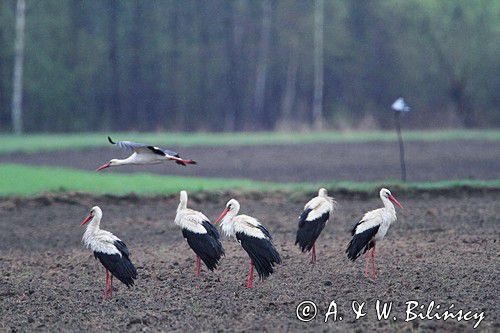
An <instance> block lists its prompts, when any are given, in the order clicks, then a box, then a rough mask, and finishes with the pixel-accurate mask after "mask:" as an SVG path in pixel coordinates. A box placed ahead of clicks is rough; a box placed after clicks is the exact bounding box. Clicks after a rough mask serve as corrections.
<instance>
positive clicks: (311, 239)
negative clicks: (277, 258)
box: [295, 209, 330, 252]
mask: <svg viewBox="0 0 500 333" xmlns="http://www.w3.org/2000/svg"><path fill="white" fill-rule="evenodd" d="M310 212H311V209H306V210H305V211H304V212H303V213H302V214H301V215H300V218H299V227H298V229H297V237H296V238H295V245H297V244H298V245H299V247H300V250H301V251H302V252H307V251H311V249H312V247H313V245H314V243H315V242H316V240H317V239H318V237H319V235H320V234H321V232H322V231H323V229H324V228H325V225H326V221H328V218H329V217H330V214H329V213H324V214H323V215H321V216H320V217H318V218H316V219H315V220H313V221H307V220H306V219H307V215H308V214H309V213H310Z"/></svg>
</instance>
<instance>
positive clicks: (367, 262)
mask: <svg viewBox="0 0 500 333" xmlns="http://www.w3.org/2000/svg"><path fill="white" fill-rule="evenodd" d="M369 264H370V250H368V251H366V267H365V276H366V277H368V265H369Z"/></svg>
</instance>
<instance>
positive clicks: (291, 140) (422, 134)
mask: <svg viewBox="0 0 500 333" xmlns="http://www.w3.org/2000/svg"><path fill="white" fill-rule="evenodd" d="M107 135H110V136H111V137H112V138H113V139H114V140H134V141H139V142H146V143H148V142H149V143H152V144H156V145H167V146H177V145H183V146H188V145H258V144H297V143H313V142H327V143H329V142H332V143H334V142H370V141H394V140H396V135H395V133H394V132H392V131H384V132H382V131H378V132H338V131H337V132H316V133H288V132H272V133H271V132H260V133H218V134H210V133H168V134H165V133H79V134H35V135H23V136H16V135H6V134H4V135H0V142H1V143H2V144H1V145H0V153H9V152H36V151H42V150H43V151H48V150H62V149H82V148H89V147H99V146H106V145H109V143H108V141H107V140H106V136H107ZM404 138H405V140H407V141H443V140H495V141H498V140H500V131H498V130H484V131H469V130H450V131H406V132H404Z"/></svg>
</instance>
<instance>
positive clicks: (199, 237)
mask: <svg viewBox="0 0 500 333" xmlns="http://www.w3.org/2000/svg"><path fill="white" fill-rule="evenodd" d="M182 235H183V236H184V238H186V240H187V242H188V245H189V247H190V248H191V249H192V250H193V251H194V253H196V255H197V256H199V257H200V259H201V260H202V261H203V262H204V263H205V265H206V266H207V268H208V269H209V270H211V271H213V270H214V269H215V268H217V265H218V264H219V260H220V259H221V257H222V256H223V255H224V248H223V247H222V244H221V242H220V240H219V239H218V238H215V237H213V235H212V234H211V233H209V232H207V233H206V234H199V233H196V232H192V231H189V230H187V229H182Z"/></svg>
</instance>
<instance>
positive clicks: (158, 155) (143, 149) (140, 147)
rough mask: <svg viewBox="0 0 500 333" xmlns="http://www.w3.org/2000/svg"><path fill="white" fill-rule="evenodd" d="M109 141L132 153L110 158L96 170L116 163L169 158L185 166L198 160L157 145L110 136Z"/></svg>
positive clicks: (134, 162)
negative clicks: (116, 140)
mask: <svg viewBox="0 0 500 333" xmlns="http://www.w3.org/2000/svg"><path fill="white" fill-rule="evenodd" d="M108 141H109V142H110V143H111V144H114V145H117V146H118V147H120V148H121V149H123V150H126V151H131V152H132V155H130V156H129V157H127V158H125V159H123V160H120V159H116V158H114V159H112V160H110V161H109V162H108V163H106V164H104V165H102V166H100V167H99V168H97V170H96V171H100V170H102V169H106V168H109V167H110V166H115V165H144V164H159V163H162V162H165V161H169V160H171V161H175V163H177V164H180V165H184V166H185V165H186V164H196V162H195V161H193V160H185V159H182V158H181V157H180V156H179V154H178V153H176V152H174V151H171V150H168V149H162V148H158V147H155V146H150V145H146V144H143V143H137V142H132V141H118V142H114V141H113V140H112V139H111V138H110V137H109V136H108Z"/></svg>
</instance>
